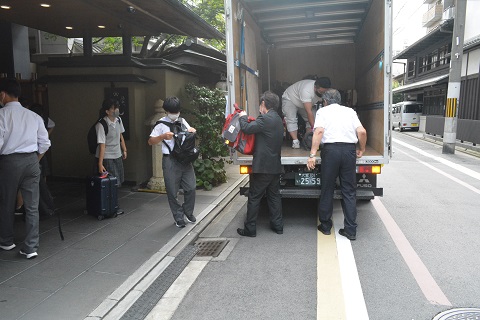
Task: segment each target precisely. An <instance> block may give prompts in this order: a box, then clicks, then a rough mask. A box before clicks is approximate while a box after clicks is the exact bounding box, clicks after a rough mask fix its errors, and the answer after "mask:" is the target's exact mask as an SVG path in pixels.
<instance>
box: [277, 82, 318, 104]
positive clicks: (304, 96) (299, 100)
mask: <svg viewBox="0 0 480 320" xmlns="http://www.w3.org/2000/svg"><path fill="white" fill-rule="evenodd" d="M282 99H286V100H290V101H291V102H292V103H293V104H294V105H296V106H297V108H300V107H303V104H304V103H307V102H311V103H312V104H315V103H317V101H319V100H320V98H319V97H317V95H316V94H315V80H301V81H298V82H295V83H294V84H292V85H291V86H290V87H288V88H287V89H286V90H285V92H284V93H283V95H282Z"/></svg>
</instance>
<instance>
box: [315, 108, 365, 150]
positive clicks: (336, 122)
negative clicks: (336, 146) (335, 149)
mask: <svg viewBox="0 0 480 320" xmlns="http://www.w3.org/2000/svg"><path fill="white" fill-rule="evenodd" d="M361 126H362V123H361V122H360V119H358V116H357V113H356V112H355V111H354V110H353V109H351V108H348V107H345V106H341V105H339V104H331V105H327V106H326V107H323V108H321V109H319V110H318V111H317V115H316V117H315V124H314V128H320V127H321V128H324V130H325V131H324V134H323V137H322V143H335V142H345V143H357V142H358V137H357V128H358V127H361Z"/></svg>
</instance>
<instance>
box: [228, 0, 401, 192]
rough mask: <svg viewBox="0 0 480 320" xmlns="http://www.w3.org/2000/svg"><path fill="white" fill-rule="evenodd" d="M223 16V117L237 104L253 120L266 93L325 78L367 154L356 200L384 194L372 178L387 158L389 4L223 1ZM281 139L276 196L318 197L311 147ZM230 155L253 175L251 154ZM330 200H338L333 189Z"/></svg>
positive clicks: (383, 0)
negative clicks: (362, 132) (353, 115)
mask: <svg viewBox="0 0 480 320" xmlns="http://www.w3.org/2000/svg"><path fill="white" fill-rule="evenodd" d="M225 19H226V55H227V76H226V78H227V79H226V81H227V88H228V95H227V112H233V108H234V105H235V104H237V105H239V106H240V107H241V108H242V109H243V110H245V111H246V112H247V113H248V115H250V116H253V117H257V116H258V113H259V110H258V105H259V96H260V94H261V93H263V92H264V91H267V90H270V91H273V92H275V93H277V92H278V94H279V95H280V99H281V93H282V92H281V89H282V88H283V89H285V88H286V87H287V86H288V84H293V83H295V82H297V81H299V80H302V79H305V78H311V77H315V76H325V77H329V78H330V80H331V83H332V88H335V89H337V90H339V91H340V92H341V94H342V104H343V105H346V106H349V107H352V108H354V109H355V110H356V112H357V114H358V116H359V119H360V121H361V122H362V125H363V126H364V127H365V129H366V130H367V136H368V139H367V146H366V151H365V153H364V155H363V157H361V158H359V159H357V168H356V170H357V199H360V200H371V199H373V198H374V197H375V196H383V188H381V187H378V186H377V176H378V175H379V174H381V171H382V167H383V166H384V165H385V164H387V163H388V161H389V158H390V156H391V148H390V145H391V131H390V130H391V125H390V110H391V101H392V94H391V69H392V43H391V39H392V1H391V0H276V1H275V0H225ZM280 110H281V107H280ZM299 118H300V117H299ZM287 138H288V133H286V134H285V140H284V145H283V147H282V153H281V163H282V167H283V173H282V175H281V183H280V184H281V189H280V192H281V194H282V197H284V198H318V197H320V194H321V190H320V184H321V178H320V170H321V168H320V163H321V156H320V155H319V154H318V153H317V157H316V164H317V165H316V168H315V169H314V170H312V171H309V170H308V169H307V167H306V163H307V159H308V155H309V149H308V150H306V149H302V148H300V149H293V148H292V147H291V141H287ZM320 154H321V149H320ZM231 158H232V160H233V163H234V164H236V165H239V166H240V172H241V173H245V174H248V173H250V172H251V164H252V156H251V155H244V154H241V153H239V152H237V151H235V150H233V149H232V150H231ZM241 193H242V194H246V193H248V187H244V188H242V189H241ZM334 197H335V198H336V199H340V198H341V193H340V190H339V188H337V190H335V196H334Z"/></svg>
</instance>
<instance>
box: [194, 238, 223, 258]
mask: <svg viewBox="0 0 480 320" xmlns="http://www.w3.org/2000/svg"><path fill="white" fill-rule="evenodd" d="M227 244H228V240H198V241H197V242H195V246H196V247H197V248H198V252H197V257H209V256H212V257H218V255H219V254H220V252H222V250H223V248H225V246H226V245H227Z"/></svg>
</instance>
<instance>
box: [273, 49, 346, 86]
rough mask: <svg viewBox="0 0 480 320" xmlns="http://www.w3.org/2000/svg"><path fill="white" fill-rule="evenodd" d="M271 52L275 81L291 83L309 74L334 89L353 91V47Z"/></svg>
mask: <svg viewBox="0 0 480 320" xmlns="http://www.w3.org/2000/svg"><path fill="white" fill-rule="evenodd" d="M274 51H275V57H274V59H275V64H274V67H273V68H274V69H275V74H276V78H275V80H278V81H282V82H289V83H295V82H297V81H299V80H302V79H303V77H305V76H306V75H309V74H316V75H317V76H319V77H329V78H330V81H331V82H332V87H333V88H335V89H338V90H349V89H354V88H355V74H354V73H353V72H352V70H355V48H354V45H353V44H350V45H335V46H318V47H306V48H302V50H298V49H295V48H290V49H277V50H274Z"/></svg>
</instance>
